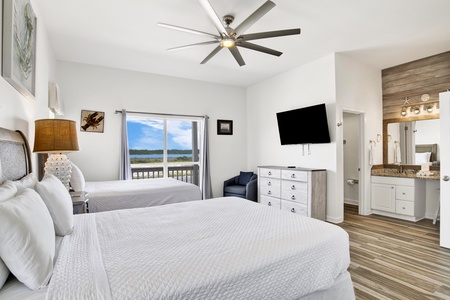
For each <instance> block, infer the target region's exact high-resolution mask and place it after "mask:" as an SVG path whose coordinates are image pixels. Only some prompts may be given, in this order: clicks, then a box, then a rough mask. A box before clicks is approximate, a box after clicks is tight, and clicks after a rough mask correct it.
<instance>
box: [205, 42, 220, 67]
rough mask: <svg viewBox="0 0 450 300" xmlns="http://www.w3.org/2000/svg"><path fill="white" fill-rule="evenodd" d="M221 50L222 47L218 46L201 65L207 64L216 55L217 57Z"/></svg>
mask: <svg viewBox="0 0 450 300" xmlns="http://www.w3.org/2000/svg"><path fill="white" fill-rule="evenodd" d="M220 50H222V46H220V45H219V46H217V47H216V48H214V50H213V51H212V52H211V53H210V54H209V55H208V56H207V57H206V58H205V59H204V60H203V61H202V62H201V63H200V64H206V63H207V62H208V61H209V60H210V59H211V58H212V57H213V56H214V55H216V54H217V53H218V52H219V51H220Z"/></svg>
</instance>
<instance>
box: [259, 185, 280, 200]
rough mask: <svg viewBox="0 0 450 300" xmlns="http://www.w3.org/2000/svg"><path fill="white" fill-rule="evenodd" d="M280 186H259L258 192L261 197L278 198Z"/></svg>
mask: <svg viewBox="0 0 450 300" xmlns="http://www.w3.org/2000/svg"><path fill="white" fill-rule="evenodd" d="M280 191H281V190H280V186H279V185H278V186H264V185H263V186H260V187H259V192H260V194H261V195H265V196H270V197H277V198H280V196H281V192H280Z"/></svg>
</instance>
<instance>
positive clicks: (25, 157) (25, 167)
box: [0, 127, 31, 183]
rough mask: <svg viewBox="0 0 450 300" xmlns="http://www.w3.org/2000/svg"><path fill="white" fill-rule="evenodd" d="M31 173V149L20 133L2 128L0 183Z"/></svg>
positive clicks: (0, 138) (0, 136)
mask: <svg viewBox="0 0 450 300" xmlns="http://www.w3.org/2000/svg"><path fill="white" fill-rule="evenodd" d="M29 173H31V160H30V147H29V145H28V141H27V139H26V137H25V136H24V135H23V133H22V132H20V131H12V130H9V129H5V128H1V127H0V183H3V182H4V181H6V180H18V179H20V178H22V177H24V176H25V175H27V174H29Z"/></svg>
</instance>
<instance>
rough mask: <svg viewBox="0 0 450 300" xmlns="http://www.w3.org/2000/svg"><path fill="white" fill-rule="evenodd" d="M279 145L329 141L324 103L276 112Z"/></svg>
mask: <svg viewBox="0 0 450 300" xmlns="http://www.w3.org/2000/svg"><path fill="white" fill-rule="evenodd" d="M277 121H278V131H279V133H280V141H281V145H293V144H325V143H330V133H329V132H328V119H327V111H326V107H325V104H318V105H313V106H308V107H303V108H299V109H294V110H288V111H283V112H279V113H277Z"/></svg>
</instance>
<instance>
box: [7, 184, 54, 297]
mask: <svg viewBox="0 0 450 300" xmlns="http://www.w3.org/2000/svg"><path fill="white" fill-rule="evenodd" d="M0 256H1V258H2V260H3V262H4V263H5V264H6V266H7V267H8V269H9V270H10V271H11V273H13V274H14V276H16V278H17V279H18V280H19V281H20V282H22V283H24V284H25V285H26V286H27V287H28V288H30V289H32V290H37V289H39V288H41V287H44V286H46V285H47V284H48V281H49V280H50V277H51V275H52V272H53V257H54V256H55V230H54V228H53V222H52V217H51V216H50V213H49V212H48V210H47V208H46V207H45V204H44V202H43V201H42V199H41V197H39V194H38V193H36V192H35V191H34V190H32V189H23V190H22V191H21V192H19V193H18V195H17V196H16V197H14V198H11V199H10V200H7V201H3V202H0Z"/></svg>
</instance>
